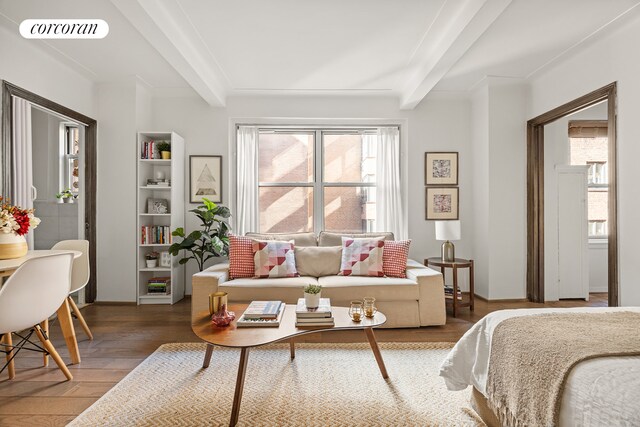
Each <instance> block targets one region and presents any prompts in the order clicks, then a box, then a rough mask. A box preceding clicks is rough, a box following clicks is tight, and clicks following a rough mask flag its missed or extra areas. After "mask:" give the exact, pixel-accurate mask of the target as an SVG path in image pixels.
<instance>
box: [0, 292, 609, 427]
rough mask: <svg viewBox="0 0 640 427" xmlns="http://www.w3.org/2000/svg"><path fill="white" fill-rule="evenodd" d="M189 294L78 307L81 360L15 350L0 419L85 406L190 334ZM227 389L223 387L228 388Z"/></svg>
mask: <svg viewBox="0 0 640 427" xmlns="http://www.w3.org/2000/svg"><path fill="white" fill-rule="evenodd" d="M189 303H190V301H189V300H188V299H186V300H184V301H181V302H180V303H178V304H176V305H174V306H150V305H147V306H135V305H99V304H96V305H91V306H88V307H86V308H84V309H83V314H84V317H85V319H86V320H87V323H88V324H89V326H90V327H91V330H92V332H93V335H94V337H95V339H94V340H93V341H89V340H88V339H87V338H86V337H85V336H84V335H83V334H82V330H81V329H80V328H79V326H78V325H76V332H77V334H78V341H79V346H80V353H81V356H82V363H81V364H80V365H71V366H69V368H70V370H71V372H72V373H73V375H74V379H73V381H71V382H65V381H63V380H64V376H63V375H62V373H61V372H60V371H59V370H58V369H57V368H55V364H54V363H53V361H51V362H50V364H49V368H43V367H42V356H41V355H39V354H36V353H31V352H22V353H21V354H20V356H19V357H18V358H17V359H16V366H17V372H16V378H15V379H14V380H12V381H9V380H7V374H6V372H3V373H2V375H1V376H0V426H35V425H37V426H62V425H65V424H66V423H67V422H69V421H70V420H72V419H73V418H74V417H75V416H77V415H78V414H80V413H81V412H82V411H83V410H84V409H86V408H87V407H89V406H90V405H91V404H92V403H93V402H94V401H96V400H97V399H99V398H100V396H102V395H103V394H104V393H106V392H107V391H108V390H109V389H110V388H111V387H113V385H115V384H116V383H117V382H118V381H120V380H121V379H122V378H124V376H126V375H127V374H128V373H129V372H130V371H131V370H132V369H133V368H135V367H136V366H137V365H138V364H139V363H140V362H142V360H144V359H145V358H146V357H147V356H148V355H149V354H151V353H152V352H153V351H154V350H155V349H156V348H158V347H159V346H160V345H161V344H164V343H169V342H196V341H198V340H197V338H196V337H195V335H194V334H193V332H192V331H191V328H190V304H189ZM585 305H590V306H606V305H607V299H606V294H592V295H591V301H590V302H589V303H585V302H584V301H562V302H558V303H548V304H533V303H527V302H522V301H519V302H518V301H512V302H486V301H482V300H478V299H476V310H475V312H474V313H469V311H468V309H462V310H461V314H459V315H458V317H457V318H452V317H448V319H447V324H446V325H445V326H437V327H428V328H415V329H386V330H384V329H380V330H378V331H376V336H377V338H378V340H379V341H407V342H415V341H457V340H458V339H459V338H460V337H461V336H462V334H464V333H465V332H466V331H467V329H469V327H470V326H471V325H472V324H473V323H475V322H476V321H477V320H479V319H480V318H481V317H483V316H484V315H485V314H487V313H489V312H492V311H495V310H501V309H505V308H520V307H576V306H585ZM51 334H52V338H53V342H54V345H55V346H56V348H57V349H58V351H59V352H60V354H61V356H62V357H63V358H64V359H65V360H66V361H69V357H68V352H67V350H66V347H65V345H64V341H63V340H62V337H61V333H60V328H59V325H58V324H57V323H55V322H54V323H53V325H52V327H51ZM302 340H304V341H306V342H315V341H323V342H359V341H365V336H364V334H362V332H361V331H340V332H325V333H318V334H312V335H307V336H305V337H301V341H302ZM230 392H231V391H230Z"/></svg>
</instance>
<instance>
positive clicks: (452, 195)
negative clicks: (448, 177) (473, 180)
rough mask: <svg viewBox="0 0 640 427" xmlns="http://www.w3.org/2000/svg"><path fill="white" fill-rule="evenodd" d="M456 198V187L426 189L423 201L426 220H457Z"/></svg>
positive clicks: (457, 201) (457, 194) (457, 193)
mask: <svg viewBox="0 0 640 427" xmlns="http://www.w3.org/2000/svg"><path fill="white" fill-rule="evenodd" d="M458 198H459V192H458V188H457V187H427V188H426V200H425V206H426V214H425V217H426V219H427V220H431V219H433V220H447V219H458V216H459V215H458V213H459V212H458V211H459V209H458V205H459V200H458Z"/></svg>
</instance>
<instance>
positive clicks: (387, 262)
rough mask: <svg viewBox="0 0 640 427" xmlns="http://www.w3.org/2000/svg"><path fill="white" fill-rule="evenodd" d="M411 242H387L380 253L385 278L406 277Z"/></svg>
mask: <svg viewBox="0 0 640 427" xmlns="http://www.w3.org/2000/svg"><path fill="white" fill-rule="evenodd" d="M409 246H411V240H387V241H385V242H384V249H383V251H382V270H383V271H384V275H385V276H387V277H401V278H405V277H407V273H406V270H407V258H409Z"/></svg>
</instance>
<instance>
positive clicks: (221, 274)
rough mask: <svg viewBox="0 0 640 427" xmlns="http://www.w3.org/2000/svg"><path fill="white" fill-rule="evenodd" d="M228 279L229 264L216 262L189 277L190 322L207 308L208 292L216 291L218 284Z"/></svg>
mask: <svg viewBox="0 0 640 427" xmlns="http://www.w3.org/2000/svg"><path fill="white" fill-rule="evenodd" d="M227 280H229V264H228V263H222V264H216V265H214V266H212V267H209V268H207V269H206V270H204V271H201V272H200V273H196V274H194V275H193V276H192V278H191V287H192V289H191V323H193V322H194V321H195V316H196V315H197V314H198V313H200V312H202V311H204V310H209V294H212V293H214V292H217V291H218V286H220V284H222V283H224V282H226V281H227Z"/></svg>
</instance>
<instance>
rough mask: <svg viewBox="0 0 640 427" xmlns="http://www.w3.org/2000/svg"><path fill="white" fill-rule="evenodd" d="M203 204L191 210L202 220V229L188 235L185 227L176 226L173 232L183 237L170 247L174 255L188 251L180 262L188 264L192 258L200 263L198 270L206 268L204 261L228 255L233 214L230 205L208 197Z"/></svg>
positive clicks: (175, 235) (173, 234)
mask: <svg viewBox="0 0 640 427" xmlns="http://www.w3.org/2000/svg"><path fill="white" fill-rule="evenodd" d="M202 202H203V203H204V204H203V205H200V206H198V207H197V208H195V209H191V210H190V211H189V212H193V213H194V214H195V215H196V216H197V217H198V218H199V219H200V221H201V223H202V224H201V227H202V229H201V230H194V231H192V232H191V233H190V234H189V235H188V236H187V235H185V231H184V228H182V227H179V228H176V229H175V231H174V232H173V233H172V234H171V235H172V236H174V237H180V238H182V241H181V242H176V243H174V244H172V245H171V246H170V247H169V252H170V253H171V255H173V256H178V254H179V253H180V251H181V250H185V251H187V253H188V254H187V256H185V257H184V258H182V259H181V260H180V264H186V263H187V262H189V260H190V259H195V260H196V262H197V263H198V270H199V271H202V270H203V269H204V263H205V262H206V261H207V260H208V259H210V258H214V257H222V256H227V255H228V254H229V235H228V234H229V230H231V227H230V226H229V224H228V223H227V218H229V217H230V216H231V211H230V210H229V208H228V207H226V206H223V205H217V204H215V203H213V202H212V201H211V200H209V199H207V198H203V199H202Z"/></svg>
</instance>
